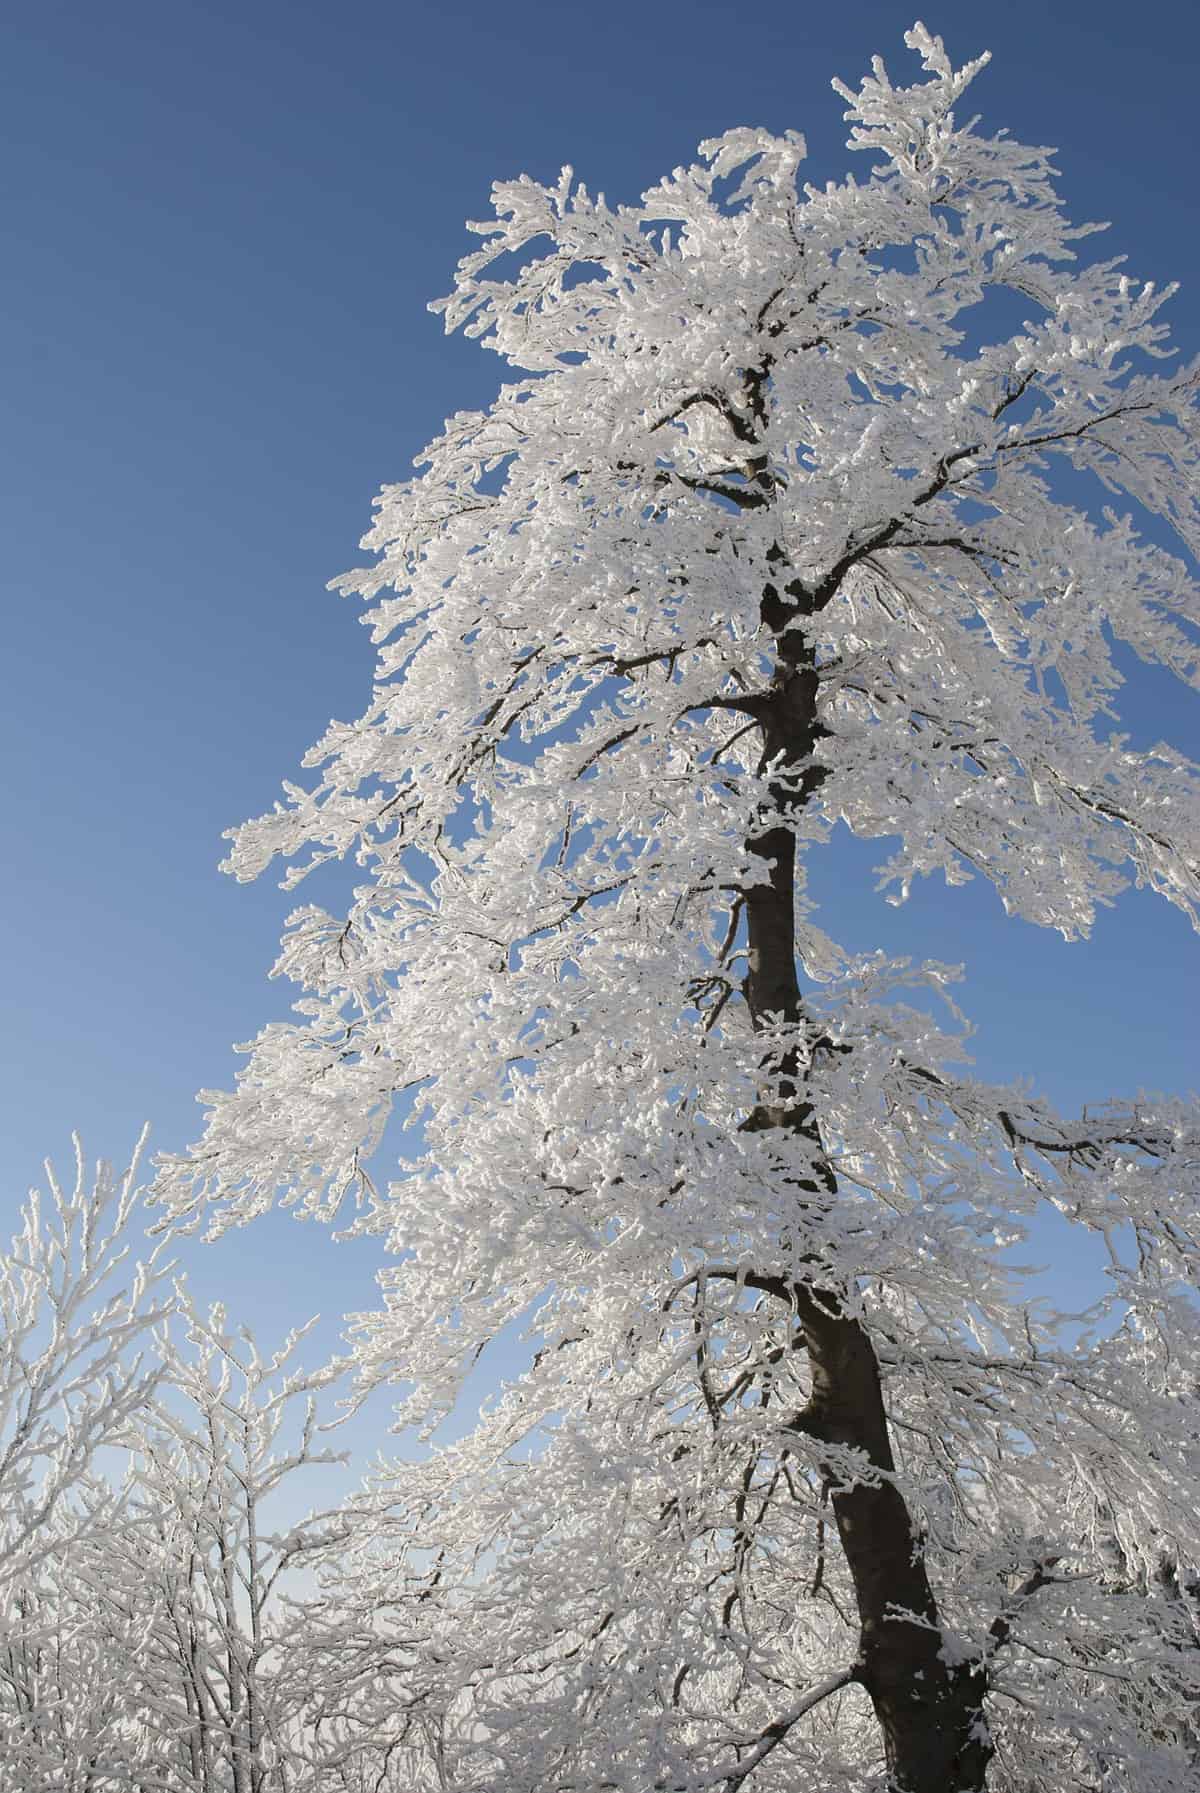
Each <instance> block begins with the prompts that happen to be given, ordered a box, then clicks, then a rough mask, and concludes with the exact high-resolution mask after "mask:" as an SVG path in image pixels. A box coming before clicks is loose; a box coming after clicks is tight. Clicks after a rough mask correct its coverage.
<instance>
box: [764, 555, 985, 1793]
mask: <svg viewBox="0 0 1200 1793" xmlns="http://www.w3.org/2000/svg"><path fill="white" fill-rule="evenodd" d="M780 609H781V606H780V602H779V599H778V597H777V594H776V592H775V591H774V589H773V588H772V587H770V586H768V588H767V590H766V592H765V593H764V598H763V615H764V621H765V622H766V623H767V624H768V626H769V627H770V626H774V627H775V630H776V639H777V654H778V659H777V670H776V674H775V678H774V681H773V684H772V689H771V692H770V695H769V697H768V698H767V699H766V701H765V703H764V705H763V707H762V709H761V711H760V722H761V728H762V738H763V760H764V765H765V766H769V767H771V768H773V771H774V774H775V777H774V778H773V780H772V785H771V799H772V807H773V809H774V812H775V814H776V815H779V814H783V815H785V816H786V815H787V814H788V813H789V812H792V813H795V812H796V811H797V810H799V809H800V808H802V807H803V805H804V803H805V802H807V801H808V799H809V798H810V797H811V796H812V794H813V792H814V791H815V790H816V789H817V787H818V785H819V784H820V782H821V780H822V778H823V776H824V773H823V771H822V769H821V768H820V767H819V766H815V765H813V764H812V761H811V756H812V754H813V752H814V750H815V748H816V747H817V745H818V743H819V741H820V739H821V738H822V736H823V735H824V734H825V732H826V731H825V730H824V729H823V728H822V726H821V723H820V721H819V719H818V714H817V693H818V684H819V680H818V673H817V668H816V665H815V661H814V658H813V651H812V647H811V645H810V643H809V641H808V640H807V639H806V638H805V636H804V634H803V633H802V632H801V631H799V630H797V629H796V628H795V627H793V628H791V629H790V630H788V632H787V633H783V632H782V630H781V629H780V627H779V623H778V622H777V620H776V618H777V616H778V613H779V611H780ZM793 619H794V611H792V612H790V613H789V615H788V617H787V618H786V619H785V620H786V621H791V620H793ZM748 844H749V847H750V850H751V852H752V853H753V854H754V855H755V856H756V857H758V858H759V859H761V860H763V861H764V862H765V863H766V865H767V867H768V868H769V875H768V880H767V882H765V883H763V884H758V885H755V886H753V887H752V888H751V889H749V890H747V891H746V893H745V908H746V916H747V929H748V942H747V945H748V958H749V967H748V972H747V977H746V983H745V994H746V1001H747V1005H748V1007H749V1010H750V1014H751V1017H752V1020H753V1022H754V1025H755V1026H756V1027H762V1026H764V1025H765V1024H766V1022H767V1021H768V1019H769V1018H775V1019H782V1020H783V1021H785V1022H788V1023H792V1024H793V1025H796V1026H801V1025H803V1022H804V1018H805V1017H804V1006H803V1000H802V997H801V992H800V985H799V980H798V978H797V975H796V956H795V873H796V840H795V834H794V832H793V829H792V828H791V826H789V825H788V824H787V823H786V822H785V823H776V824H775V825H773V826H771V827H768V828H767V829H765V830H764V831H763V832H762V833H761V834H759V835H756V836H755V837H753V838H752V839H751V840H750V842H749V843H748ZM764 1098H765V1099H764V1101H763V1102H762V1103H761V1104H760V1106H759V1107H758V1109H756V1111H755V1113H754V1114H753V1115H752V1116H751V1117H750V1120H749V1121H748V1123H747V1125H748V1127H751V1128H753V1129H755V1130H758V1129H761V1128H768V1127H787V1128H790V1129H792V1130H793V1131H794V1132H796V1133H798V1134H800V1135H802V1136H803V1137H804V1138H805V1139H806V1140H807V1141H808V1142H810V1143H811V1144H812V1145H813V1146H815V1147H816V1148H817V1153H818V1157H817V1167H818V1168H817V1171H816V1173H815V1175H814V1178H813V1180H812V1181H811V1182H806V1183H804V1184H803V1185H802V1187H803V1188H804V1189H806V1190H807V1191H808V1193H809V1194H810V1195H811V1196H812V1197H813V1198H814V1199H815V1200H818V1201H819V1200H820V1199H821V1198H822V1196H824V1197H825V1198H828V1197H829V1196H830V1195H832V1194H833V1193H834V1192H835V1190H836V1182H835V1180H834V1176H833V1173H832V1170H831V1169H830V1167H829V1166H828V1164H827V1163H825V1162H823V1160H822V1158H821V1156H820V1153H821V1136H820V1127H819V1122H818V1117H817V1116H816V1115H815V1114H814V1111H813V1107H812V1104H811V1102H810V1101H808V1100H807V1099H806V1096H805V1091H804V1086H803V1067H802V1065H801V1062H800V1058H799V1055H798V1054H797V1053H795V1052H793V1053H791V1054H789V1055H787V1057H785V1059H784V1062H783V1064H782V1066H781V1067H779V1069H778V1071H777V1073H776V1075H775V1076H774V1078H773V1080H772V1085H771V1088H770V1090H769V1091H764ZM783 1292H785V1293H786V1295H787V1298H788V1299H789V1300H790V1301H791V1302H793V1303H794V1304H795V1310H796V1313H797V1315H798V1318H799V1323H800V1326H801V1328H802V1330H803V1334H804V1343H805V1346H806V1349H807V1353H808V1359H809V1366H810V1371H811V1380H812V1392H811V1396H810V1399H809V1401H808V1404H807V1405H806V1407H805V1408H804V1410H803V1411H802V1412H801V1413H799V1414H797V1415H796V1416H795V1418H794V1419H793V1421H792V1422H791V1423H792V1428H793V1429H794V1430H795V1431H796V1432H798V1433H803V1434H805V1435H806V1436H808V1437H809V1438H812V1439H815V1440H817V1441H818V1442H819V1443H823V1444H827V1445H830V1446H835V1447H837V1449H836V1450H835V1451H834V1452H832V1453H831V1456H830V1458H829V1460H828V1462H827V1463H826V1464H825V1465H823V1467H824V1469H825V1473H826V1474H827V1475H828V1476H829V1478H830V1482H831V1490H832V1504H833V1511H834V1517H835V1520H836V1523H837V1529H838V1536H839V1538H840V1540H841V1544H842V1549H843V1551H844V1553H845V1557H846V1562H847V1564H848V1566H849V1570H850V1574H851V1577H852V1579H853V1583H854V1590H855V1595H856V1599H857V1604H858V1616H859V1625H860V1630H859V1647H858V1663H857V1669H856V1673H857V1679H858V1680H859V1681H860V1682H861V1684H862V1686H863V1687H864V1688H865V1689H866V1691H867V1693H868V1695H869V1696H870V1698H871V1701H872V1704H873V1705H874V1708H875V1714H876V1717H877V1718H878V1721H879V1724H880V1727H881V1729H882V1732H883V1739H884V1748H885V1752H886V1759H887V1765H888V1772H889V1777H890V1781H891V1785H892V1787H893V1788H894V1789H895V1793H980V1790H981V1789H982V1788H983V1787H984V1783H985V1779H986V1775H987V1767H988V1762H989V1760H990V1758H991V1755H992V1747H991V1743H990V1741H989V1738H988V1733H987V1728H986V1725H985V1724H984V1721H983V1714H982V1703H983V1697H984V1694H985V1693H986V1691H987V1676H986V1672H985V1670H984V1669H982V1668H981V1667H979V1666H977V1665H975V1666H970V1667H962V1666H952V1665H949V1664H947V1663H946V1662H945V1661H944V1660H943V1658H942V1655H941V1648H942V1633H941V1624H940V1620H939V1615H938V1609H937V1603H936V1601H935V1600H934V1596H933V1591H932V1589H931V1587H930V1585H929V1579H928V1576H927V1574H926V1571H925V1564H924V1560H923V1556H922V1550H921V1539H920V1536H919V1534H918V1533H917V1530H916V1528H915V1527H914V1525H913V1521H912V1516H911V1514H910V1513H909V1511H908V1508H907V1506H906V1504H905V1501H904V1498H903V1496H902V1494H901V1493H900V1491H899V1489H898V1488H897V1486H896V1483H895V1479H894V1476H895V1461H894V1458H893V1455H892V1447H891V1441H890V1438H889V1434H888V1424H887V1414H886V1410H885V1407H884V1401H883V1389H882V1385H881V1380H880V1373H879V1364H878V1360H877V1358H876V1356H875V1351H874V1347H873V1346H872V1344H871V1340H870V1338H869V1337H868V1335H867V1333H866V1332H865V1330H864V1329H863V1327H862V1326H861V1325H860V1323H859V1322H858V1320H857V1319H855V1318H854V1317H853V1315H851V1314H849V1313H847V1311H846V1303H845V1299H844V1296H843V1294H842V1293H840V1292H839V1291H838V1290H837V1289H835V1288H831V1287H825V1286H822V1285H821V1284H820V1282H819V1281H817V1282H811V1283H810V1282H804V1283H798V1284H796V1285H794V1286H787V1287H786V1289H785V1290H784V1291H783ZM847 1448H848V1449H850V1450H853V1451H856V1452H860V1453H861V1454H862V1457H863V1458H864V1459H865V1462H866V1463H867V1464H868V1465H869V1466H870V1467H869V1470H868V1472H867V1477H866V1478H865V1479H856V1480H848V1479H847V1475H846V1469H845V1460H844V1457H843V1456H842V1452H843V1451H844V1450H846V1449H847Z"/></svg>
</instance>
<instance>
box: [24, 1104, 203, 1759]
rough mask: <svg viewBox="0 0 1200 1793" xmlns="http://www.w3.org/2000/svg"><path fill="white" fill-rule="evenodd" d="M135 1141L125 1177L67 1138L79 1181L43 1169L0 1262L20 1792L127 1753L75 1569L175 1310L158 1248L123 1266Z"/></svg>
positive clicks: (127, 1256) (109, 1504)
mask: <svg viewBox="0 0 1200 1793" xmlns="http://www.w3.org/2000/svg"><path fill="white" fill-rule="evenodd" d="M144 1145H145V1135H144V1134H143V1137H142V1139H141V1140H139V1142H138V1145H137V1147H136V1148H135V1151H134V1154H133V1158H132V1160H131V1162H130V1164H129V1166H128V1167H127V1168H126V1170H125V1171H124V1173H123V1174H122V1175H120V1176H119V1177H118V1176H115V1175H114V1174H113V1171H112V1168H111V1167H110V1166H109V1165H107V1164H103V1163H101V1164H99V1165H96V1166H94V1167H92V1168H91V1170H89V1167H88V1165H87V1162H86V1160H85V1159H84V1155H83V1150H82V1147H81V1146H80V1143H79V1141H78V1140H76V1141H75V1177H74V1181H73V1183H71V1184H64V1183H62V1182H60V1180H59V1178H58V1177H57V1176H56V1174H55V1171H54V1168H53V1166H52V1165H50V1164H47V1166H46V1179H47V1191H46V1194H45V1195H43V1194H41V1193H39V1192H38V1191H36V1190H34V1191H31V1192H30V1195H29V1197H28V1199H27V1201H26V1202H25V1204H24V1206H23V1208H22V1210H21V1215H20V1227H19V1230H18V1231H17V1233H16V1234H15V1236H14V1237H13V1239H12V1241H11V1244H10V1246H9V1249H8V1251H7V1252H6V1253H5V1254H4V1255H3V1257H0V1760H2V1761H3V1763H4V1778H5V1785H6V1786H7V1787H12V1788H13V1789H20V1793H49V1790H50V1789H55V1793H96V1790H97V1789H98V1788H99V1786H100V1785H101V1781H100V1779H99V1778H98V1775H99V1772H100V1770H99V1767H98V1764H99V1761H100V1758H101V1756H103V1755H106V1754H111V1752H112V1749H113V1747H114V1741H115V1739H116V1738H117V1737H118V1735H120V1736H121V1740H122V1741H121V1748H122V1751H124V1750H125V1748H126V1744H127V1743H128V1735H127V1733H128V1730H129V1725H128V1723H127V1715H126V1714H125V1713H123V1712H122V1710H121V1708H120V1704H119V1692H116V1691H114V1682H113V1677H112V1673H111V1661H110V1662H107V1663H106V1661H105V1655H106V1651H105V1647H104V1646H105V1644H107V1643H109V1642H110V1641H111V1640H110V1639H109V1638H108V1637H101V1635H100V1633H99V1632H98V1631H97V1629H96V1626H95V1625H94V1624H93V1622H92V1619H93V1612H92V1608H93V1607H94V1604H95V1602H94V1598H92V1597H89V1596H86V1595H85V1596H83V1597H80V1588H79V1582H78V1573H77V1571H78V1566H79V1564H81V1563H82V1562H84V1561H85V1560H87V1559H95V1558H97V1557H103V1556H104V1554H105V1553H106V1551H107V1550H108V1549H109V1548H110V1546H111V1543H112V1540H113V1538H114V1537H115V1536H117V1535H118V1534H119V1533H120V1531H121V1528H122V1527H123V1525H124V1524H125V1522H126V1518H127V1512H126V1502H125V1491H124V1490H123V1489H122V1488H121V1487H120V1486H118V1485H113V1484H111V1483H109V1482H107V1481H105V1480H104V1479H103V1477H102V1476H101V1475H100V1474H99V1473H98V1468H97V1465H98V1461H99V1460H102V1459H103V1458H104V1456H105V1453H112V1452H114V1451H116V1450H118V1449H119V1447H120V1445H121V1443H122V1441H123V1438H124V1436H125V1434H126V1430H127V1428H128V1427H129V1425H130V1424H131V1422H132V1421H133V1419H134V1418H135V1416H136V1415H137V1414H138V1413H139V1412H141V1411H142V1410H143V1409H144V1408H145V1407H146V1405H147V1403H148V1402H150V1401H151V1399H152V1398H153V1394H154V1390H155V1387H156V1385H157V1382H158V1378H159V1367H158V1365H157V1363H155V1362H154V1361H153V1359H152V1354H151V1353H150V1352H148V1350H147V1347H148V1346H149V1345H150V1344H151V1334H152V1332H153V1329H154V1328H155V1327H157V1326H158V1325H160V1324H161V1323H162V1322H163V1321H164V1320H165V1318H166V1317H167V1316H168V1315H169V1314H170V1313H171V1311H172V1309H173V1308H174V1305H175V1296H174V1294H173V1293H172V1291H171V1288H170V1275H171V1271H172V1268H173V1265H172V1263H171V1262H170V1261H169V1260H168V1258H167V1255H166V1253H167V1243H166V1241H161V1242H159V1243H158V1244H157V1245H150V1246H148V1247H147V1249H146V1252H145V1256H144V1258H143V1260H142V1261H140V1262H135V1261H134V1260H133V1258H132V1247H133V1243H134V1239H135V1237H136V1233H135V1228H136V1222H137V1220H138V1218H139V1217H140V1215H141V1212H142V1209H141V1195H142V1191H141V1190H140V1189H139V1187H138V1182H137V1179H138V1172H139V1166H140V1162H141V1156H142V1151H143V1148H144ZM148 1359H149V1361H148ZM92 1594H93V1595H94V1589H93V1590H92ZM126 1629H127V1631H128V1630H129V1627H127V1628H126ZM130 1647H131V1648H136V1641H133V1642H131V1644H130ZM118 1685H119V1684H118ZM132 1722H133V1723H134V1725H135V1726H136V1720H135V1719H134V1720H133V1721H132ZM110 1784H111V1783H110Z"/></svg>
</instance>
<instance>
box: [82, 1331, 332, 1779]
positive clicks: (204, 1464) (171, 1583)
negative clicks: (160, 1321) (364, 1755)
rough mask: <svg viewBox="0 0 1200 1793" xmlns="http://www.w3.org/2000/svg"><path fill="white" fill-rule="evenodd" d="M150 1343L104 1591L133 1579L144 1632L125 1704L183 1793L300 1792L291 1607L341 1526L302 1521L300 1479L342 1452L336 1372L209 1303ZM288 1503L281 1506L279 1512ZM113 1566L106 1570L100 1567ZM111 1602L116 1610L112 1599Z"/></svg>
mask: <svg viewBox="0 0 1200 1793" xmlns="http://www.w3.org/2000/svg"><path fill="white" fill-rule="evenodd" d="M187 1320H188V1326H187V1333H188V1337H187V1345H186V1348H185V1347H183V1346H181V1345H180V1344H179V1343H178V1341H177V1340H175V1339H174V1338H172V1337H171V1336H170V1335H169V1334H166V1333H164V1334H163V1335H162V1337H161V1339H160V1350H161V1359H162V1366H163V1383H162V1389H161V1392H160V1395H159V1397H158V1398H157V1399H156V1400H155V1401H154V1402H153V1403H152V1405H151V1406H149V1407H148V1408H147V1409H146V1410H145V1412H144V1413H143V1414H142V1415H141V1416H140V1418H139V1421H138V1424H137V1425H136V1427H134V1428H133V1430H132V1431H131V1433H130V1436H129V1439H128V1441H127V1442H128V1449H129V1453H130V1466H131V1468H130V1482H131V1490H132V1492H131V1499H130V1516H131V1523H130V1525H129V1526H128V1527H127V1528H126V1530H125V1532H124V1534H123V1536H122V1537H121V1538H119V1539H114V1541H113V1547H112V1550H111V1552H110V1555H111V1558H112V1560H113V1562H119V1563H120V1564H121V1565H122V1568H121V1571H120V1572H119V1573H117V1574H116V1575H115V1577H113V1578H112V1585H113V1588H114V1590H119V1588H120V1587H128V1586H131V1585H133V1586H137V1585H139V1583H140V1585H141V1587H142V1589H143V1605H144V1606H145V1608H146V1619H145V1630H144V1635H143V1636H142V1637H141V1638H140V1639H139V1640H138V1648H137V1651H136V1654H135V1655H134V1656H133V1657H131V1658H130V1659H129V1661H128V1663H127V1665H126V1667H127V1675H128V1683H129V1687H130V1695H129V1703H130V1706H131V1708H133V1709H134V1710H136V1711H137V1712H138V1713H139V1714H140V1715H141V1718H142V1722H143V1725H144V1727H145V1729H146V1731H147V1732H148V1734H149V1735H150V1737H151V1738H152V1741H153V1747H152V1752H151V1756H152V1760H153V1761H154V1762H155V1763H156V1765H157V1770H158V1774H159V1776H160V1777H161V1780H162V1783H163V1785H165V1786H169V1787H170V1788H171V1789H173V1790H174V1789H178V1790H179V1793H298V1790H299V1789H300V1788H301V1787H303V1786H306V1785H309V1784H311V1783H310V1782H308V1781H307V1780H306V1778H305V1777H306V1775H307V1769H306V1767H305V1755H306V1753H307V1752H306V1745H305V1730H304V1725H303V1723H302V1721H301V1717H300V1714H301V1712H302V1710H303V1708H304V1707H305V1706H306V1704H307V1698H308V1689H307V1670H306V1666H305V1661H304V1648H303V1636H302V1628H300V1627H298V1624H297V1619H296V1615H295V1613H294V1612H293V1611H292V1610H291V1609H290V1608H289V1605H288V1601H289V1598H290V1599H293V1600H294V1599H295V1597H296V1596H297V1595H298V1594H302V1593H304V1592H305V1591H306V1587H305V1583H304V1575H303V1572H304V1570H305V1567H306V1565H307V1562H308V1560H309V1558H310V1557H311V1556H312V1555H313V1553H314V1552H315V1551H316V1550H317V1549H318V1548H320V1547H328V1546H329V1544H330V1542H331V1539H334V1538H336V1537H337V1535H338V1530H339V1528H338V1525H337V1522H336V1520H332V1519H330V1518H329V1517H321V1516H316V1515H310V1516H309V1517H307V1518H306V1517H305V1514H307V1512H308V1507H307V1505H306V1504H303V1503H305V1502H306V1494H305V1491H304V1488H303V1483H304V1480H305V1472H306V1471H307V1470H308V1469H309V1468H310V1467H312V1466H314V1465H319V1464H326V1463H331V1462H334V1461H337V1460H338V1459H337V1457H336V1456H335V1454H334V1453H333V1452H331V1451H329V1450H327V1449H325V1448H323V1447H322V1445H321V1443H320V1440H319V1437H318V1423H319V1417H320V1415H319V1409H320V1404H321V1402H322V1400H323V1398H326V1397H327V1395H328V1391H329V1388H330V1386H331V1384H333V1383H334V1382H336V1381H337V1379H338V1376H339V1375H340V1373H341V1366H340V1365H339V1364H337V1363H336V1362H335V1363H333V1364H329V1365H326V1366H325V1367H323V1368H321V1369H318V1370H316V1371H305V1370H303V1369H300V1368H296V1367H294V1366H293V1359H294V1357H295V1353H296V1350H297V1347H298V1345H299V1343H300V1341H301V1339H302V1338H303V1336H304V1334H303V1333H294V1334H292V1335H291V1336H290V1337H289V1338H288V1339H287V1340H285V1341H284V1344H283V1345H282V1347H281V1348H280V1349H279V1351H277V1352H276V1353H274V1354H273V1355H271V1356H267V1357H264V1356H263V1355H261V1354H260V1352H259V1350H258V1348H257V1346H256V1345H255V1343H254V1340H253V1337H252V1336H251V1334H250V1333H249V1332H248V1331H242V1332H241V1333H240V1334H237V1335H235V1334H234V1333H233V1332H231V1331H230V1329H229V1328H228V1326H227V1324H226V1316H225V1314H224V1312H223V1310H222V1309H220V1308H219V1307H218V1308H216V1309H214V1310H213V1311H212V1313H211V1314H210V1315H209V1316H208V1318H207V1319H204V1318H202V1317H201V1316H200V1315H199V1314H197V1313H196V1312H195V1311H194V1310H189V1311H188V1315H187ZM289 1508H290V1511H289ZM110 1573H111V1571H110ZM108 1605H109V1607H110V1608H111V1610H112V1611H114V1612H115V1613H116V1614H117V1615H118V1616H122V1615H123V1607H124V1601H123V1599H122V1597H121V1596H120V1594H119V1592H116V1591H115V1592H114V1593H113V1594H112V1595H110V1598H109V1600H108Z"/></svg>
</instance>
